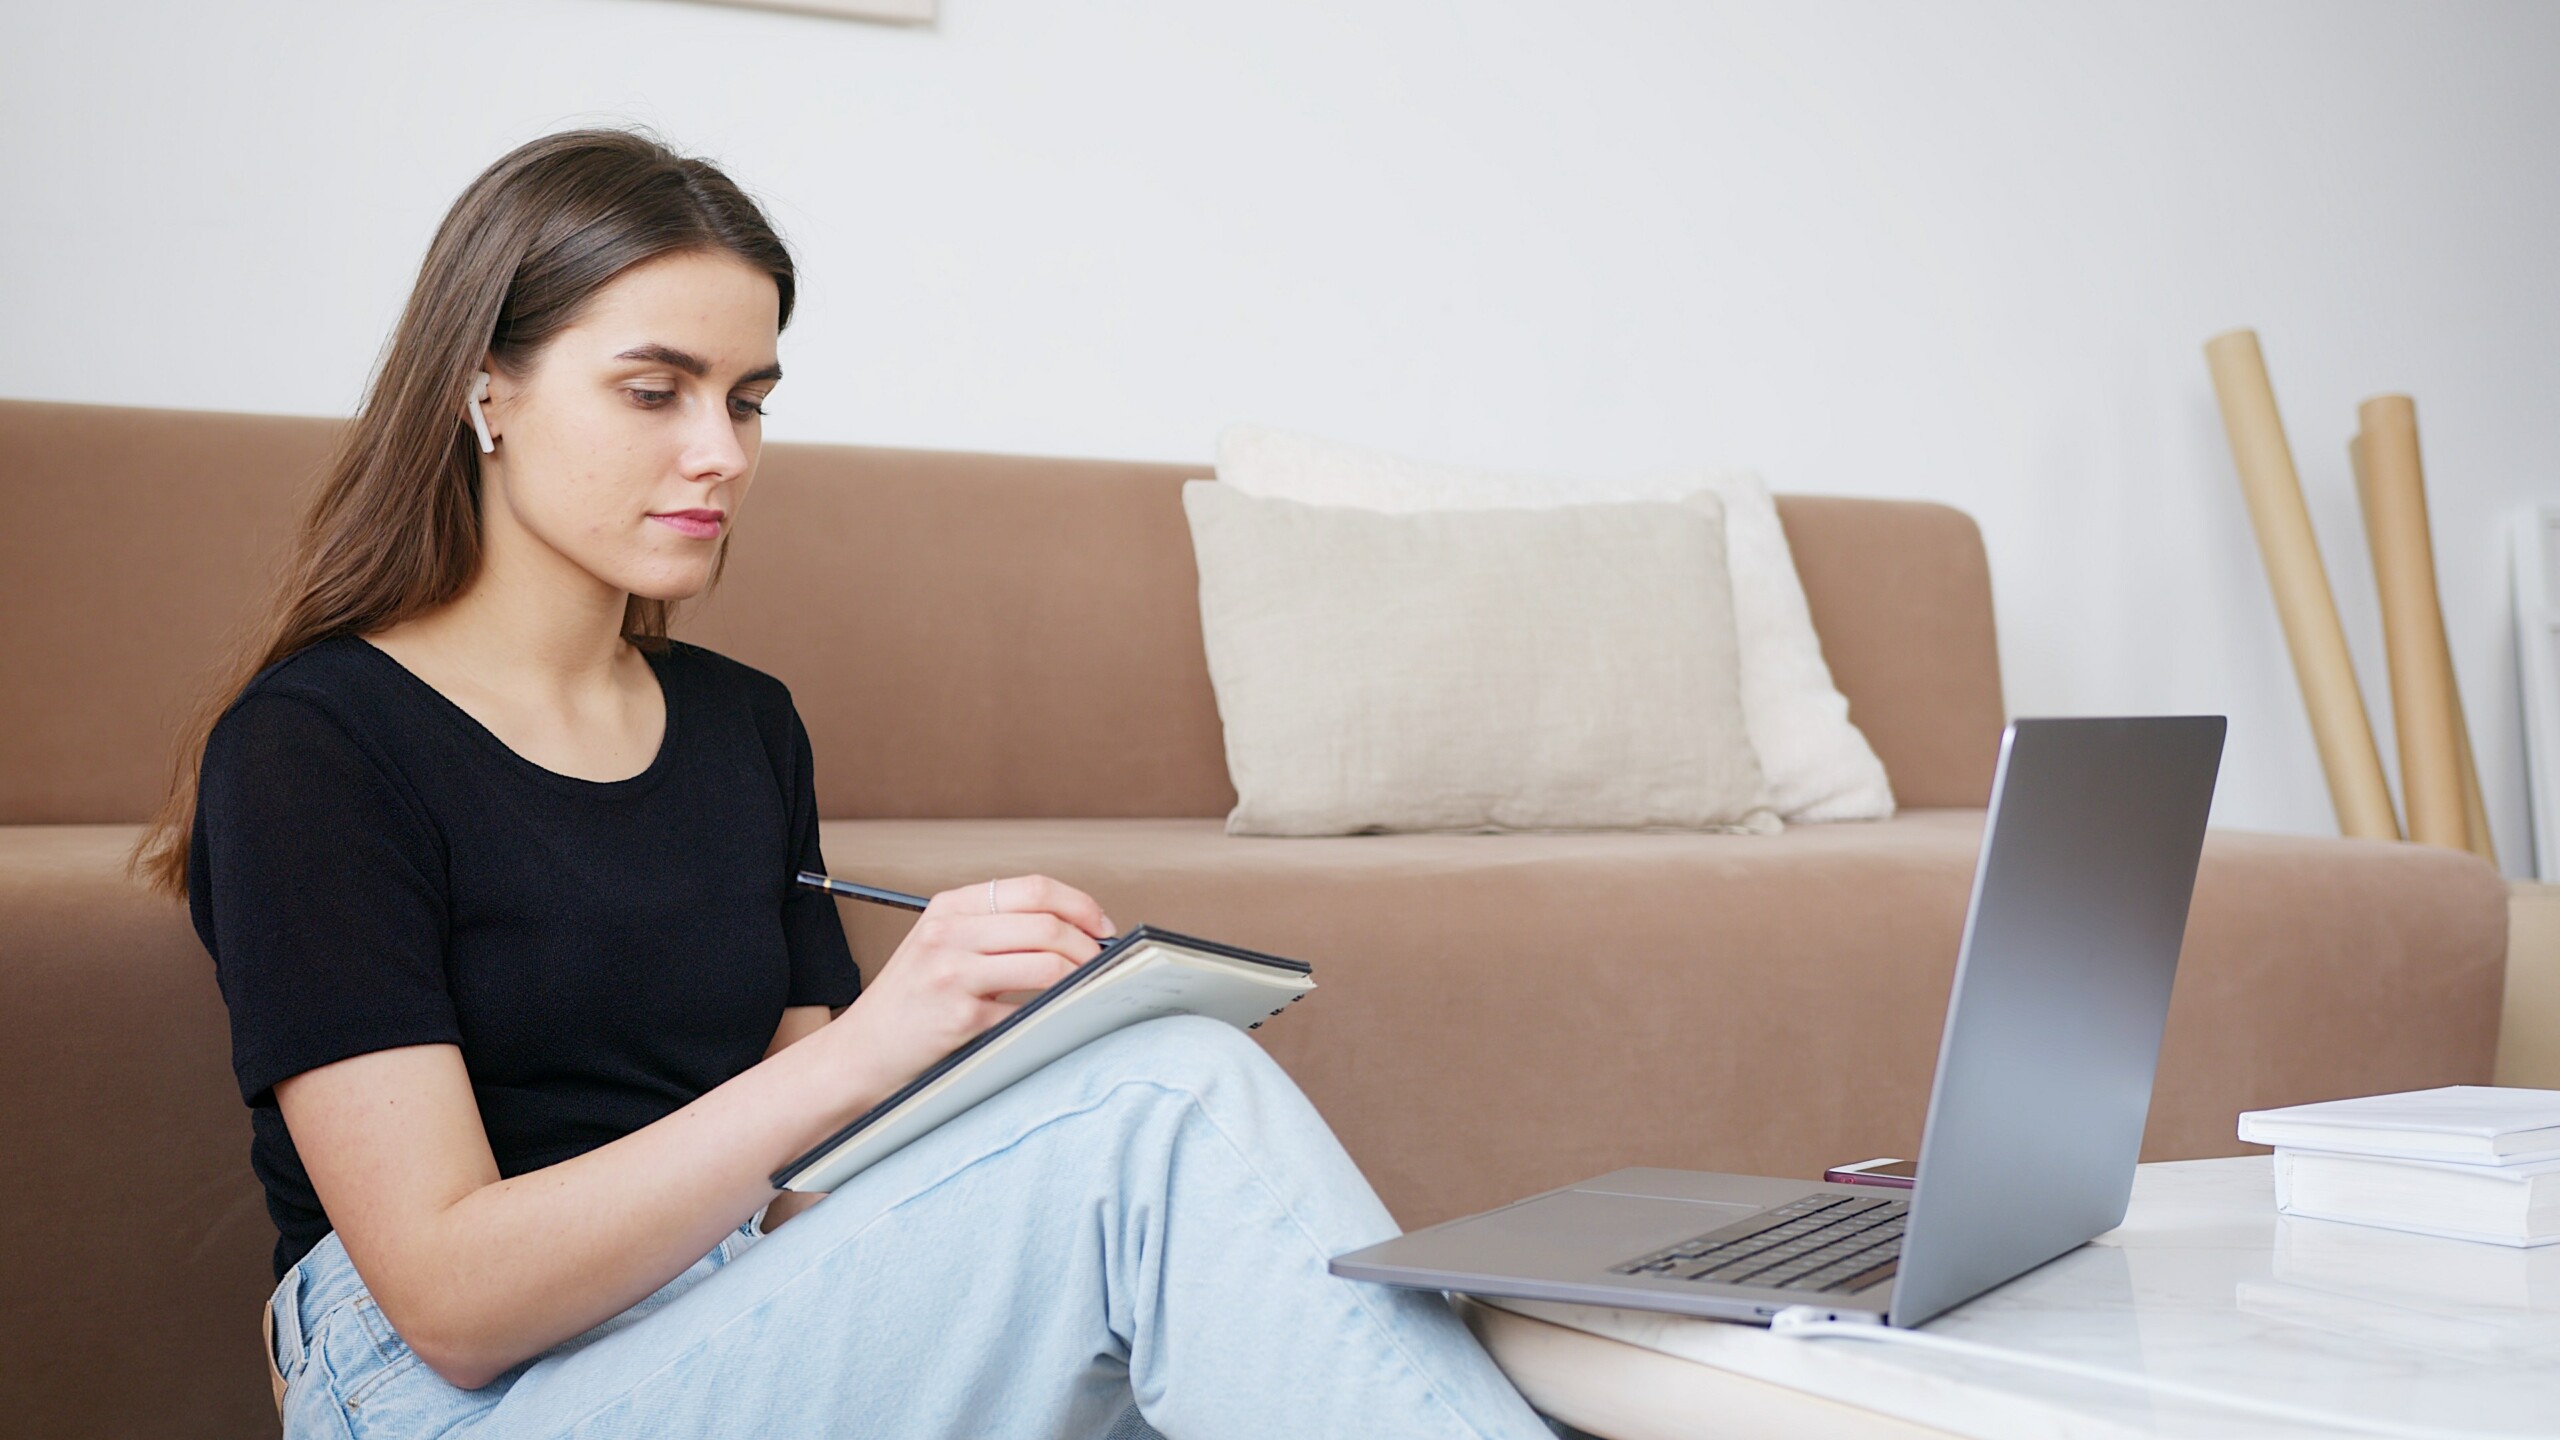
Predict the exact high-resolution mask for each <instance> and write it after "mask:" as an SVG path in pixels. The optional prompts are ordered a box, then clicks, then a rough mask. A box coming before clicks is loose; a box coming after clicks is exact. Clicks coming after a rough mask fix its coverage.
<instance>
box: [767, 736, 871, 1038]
mask: <svg viewBox="0 0 2560 1440" xmlns="http://www.w3.org/2000/svg"><path fill="white" fill-rule="evenodd" d="M791 755H792V763H791V771H792V773H791V775H790V777H789V779H788V781H787V783H788V785H789V787H790V795H791V856H792V861H791V868H792V870H793V873H795V874H796V873H798V872H799V871H802V870H813V871H816V872H817V873H818V874H821V875H824V874H826V873H827V860H826V857H825V856H824V855H822V854H820V853H819V852H818V780H817V774H816V766H815V763H814V761H813V758H812V756H811V754H810V750H809V732H808V729H807V728H806V727H804V726H803V725H802V724H801V723H800V712H799V710H798V709H796V708H794V709H793V710H792V711H791ZM782 931H783V936H784V939H785V941H786V942H787V944H788V945H789V947H790V951H791V998H790V1001H789V1002H788V1003H790V1004H793V1005H850V1004H852V1003H853V998H854V996H856V995H858V994H860V993H861V992H862V972H861V971H859V970H857V969H855V968H854V964H853V947H852V946H851V945H850V944H848V943H847V942H846V940H845V936H844V916H843V915H842V914H841V913H840V912H838V911H837V909H836V901H835V897H834V896H832V895H829V894H827V893H826V892H824V891H822V890H812V889H810V888H809V887H808V886H806V885H801V884H797V883H795V884H793V885H792V886H791V888H790V894H789V897H788V898H786V899H785V900H784V901H783V902H782Z"/></svg>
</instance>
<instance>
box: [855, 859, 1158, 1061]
mask: <svg viewBox="0 0 2560 1440" xmlns="http://www.w3.org/2000/svg"><path fill="white" fill-rule="evenodd" d="M991 901H992V902H993V903H994V904H995V905H998V906H1001V907H1002V908H1001V909H999V910H995V911H993V912H991V911H990V910H989V908H988V907H989V904H990V902H991ZM1117 933H1119V932H1118V930H1117V928H1116V927H1115V926H1113V925H1112V923H1111V919H1110V917H1109V916H1107V915H1105V914H1103V913H1102V907H1101V905H1099V904H1098V903H1096V902H1095V900H1094V898H1093V897H1092V896H1090V895H1087V894H1085V893H1084V892H1083V891H1081V890H1078V889H1076V888H1074V887H1073V886H1069V885H1063V884H1060V883H1059V882H1057V881H1055V880H1052V879H1050V878H1049V877H1048V876H1046V875H1024V876H1016V877H1013V878H1011V879H1005V880H998V881H996V882H995V884H994V889H993V891H992V893H991V892H990V890H989V888H988V886H986V885H983V884H980V885H966V886H962V887H961V888H959V889H957V890H945V891H943V892H942V893H941V894H939V895H936V896H934V897H933V899H932V901H931V902H930V903H929V904H927V905H926V906H925V909H924V913H923V914H922V915H920V916H918V917H917V918H916V923H915V928H914V929H912V930H910V931H908V932H907V938H906V939H905V940H904V941H902V942H900V944H899V946H898V948H897V950H896V951H895V952H894V953H892V954H891V955H890V956H889V959H888V962H887V963H886V964H884V965H882V966H881V967H880V972H879V973H878V974H876V975H874V976H872V977H871V980H870V982H869V983H868V984H866V985H864V986H863V987H862V994H861V995H860V996H858V997H857V998H856V999H855V1000H854V1002H853V1004H852V1005H851V1006H850V1007H848V1008H847V1009H846V1010H845V1012H844V1013H843V1014H841V1015H838V1016H837V1017H836V1018H835V1019H834V1020H832V1021H829V1022H828V1023H827V1024H826V1025H825V1026H823V1027H822V1028H821V1029H820V1030H819V1032H818V1033H817V1034H815V1035H812V1036H810V1037H809V1038H810V1039H811V1040H817V1041H821V1042H823V1043H826V1044H828V1045H831V1046H835V1047H840V1048H839V1054H840V1055H842V1057H843V1059H844V1063H845V1064H846V1065H847V1066H848V1067H850V1068H851V1069H852V1070H853V1071H854V1073H856V1074H857V1075H859V1076H860V1077H861V1080H860V1083H858V1084H857V1085H856V1087H855V1088H856V1090H857V1092H858V1093H861V1094H864V1095H867V1096H868V1097H869V1098H868V1100H867V1101H866V1102H865V1103H863V1104H862V1105H861V1106H860V1107H859V1108H860V1109H869V1108H870V1106H871V1105H872V1104H875V1103H877V1102H878V1101H880V1100H883V1099H886V1098H887V1097H888V1096H889V1095H890V1094H892V1093H894V1092H895V1091H896V1090H897V1089H898V1087H899V1086H901V1085H904V1084H906V1083H907V1082H908V1081H909V1080H912V1079H914V1078H915V1077H916V1076H917V1075H919V1074H922V1073H923V1072H924V1070H925V1069H926V1068H927V1067H928V1066H930V1065H932V1064H933V1063H934V1062H935V1061H937V1060H940V1059H941V1058H942V1057H943V1056H945V1055H948V1054H950V1053H951V1052H952V1051H954V1050H957V1049H959V1048H960V1047H961V1046H962V1045H965V1044H967V1043H968V1042H969V1041H971V1040H973V1039H975V1038H976V1037H977V1035H978V1033H979V1032H980V1031H983V1030H985V1029H986V1028H987V1027H988V1026H991V1025H993V1024H995V1023H996V1022H997V1021H999V1020H1002V1019H1003V1018H1004V1017H1005V1016H1007V1015H1009V1014H1011V1013H1013V1011H1014V1010H1015V1008H1016V1007H1017V1006H1018V1005H1019V1004H1020V1001H1021V999H1023V998H1027V997H1028V996H1029V995H1031V994H1036V993H1038V992H1039V991H1042V990H1046V989H1048V988H1049V987H1050V986H1051V985H1054V984H1056V983H1057V982H1058V981H1059V980H1061V979H1063V978H1064V977H1065V976H1066V975H1067V973H1068V972H1069V971H1071V970H1073V969H1074V968H1075V967H1076V966H1078V965H1081V964H1083V963H1084V962H1086V961H1088V960H1090V959H1092V958H1093V957H1094V956H1096V955H1099V954H1101V953H1102V945H1101V943H1100V942H1101V941H1103V940H1105V939H1108V938H1110V937H1111V936H1113V935H1115V934H1117Z"/></svg>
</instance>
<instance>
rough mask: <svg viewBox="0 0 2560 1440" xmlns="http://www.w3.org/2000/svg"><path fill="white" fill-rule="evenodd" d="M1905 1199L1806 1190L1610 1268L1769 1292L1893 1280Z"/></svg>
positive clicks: (1861, 1286)
mask: <svg viewBox="0 0 2560 1440" xmlns="http://www.w3.org/2000/svg"><path fill="white" fill-rule="evenodd" d="M1910 1210H1911V1202H1910V1201H1909V1200H1908V1199H1891V1200H1882V1199H1879V1200H1870V1199H1866V1198H1864V1197H1860V1196H1851V1195H1807V1196H1806V1197H1804V1198H1803V1199H1801V1200H1798V1201H1795V1202H1794V1203H1792V1204H1788V1205H1781V1206H1778V1207H1777V1208H1776V1209H1774V1210H1763V1211H1761V1212H1760V1213H1759V1214H1757V1215H1754V1216H1752V1217H1751V1218H1750V1219H1748V1220H1738V1221H1735V1222H1734V1223H1733V1224H1731V1225H1727V1226H1725V1227H1724V1228H1722V1229H1720V1230H1710V1231H1708V1232H1707V1233H1706V1234H1704V1235H1699V1236H1696V1237H1694V1238H1692V1239H1688V1240H1683V1241H1681V1242H1680V1243H1679V1244H1677V1245H1666V1246H1664V1247H1662V1248H1661V1249H1659V1250H1656V1251H1654V1252H1652V1253H1651V1254H1648V1255H1639V1256H1637V1257H1636V1258H1634V1259H1633V1260H1630V1261H1627V1262H1626V1263H1625V1264H1623V1265H1612V1266H1610V1267H1609V1268H1610V1269H1611V1270H1612V1271H1615V1272H1616V1273H1618V1274H1620V1275H1659V1276H1661V1277H1662V1278H1664V1279H1666V1280H1705V1281H1710V1282H1712V1283H1714V1284H1718V1285H1756V1286H1759V1287H1761V1288H1763V1289H1769V1290H1832V1291H1849V1290H1864V1289H1866V1288H1867V1287H1868V1286H1870V1285H1874V1284H1877V1283H1879V1282H1882V1281H1885V1280H1889V1279H1891V1278H1893V1272H1894V1267H1895V1266H1896V1265H1898V1264H1899V1263H1900V1262H1901V1259H1902V1225H1903V1219H1904V1217H1905V1216H1906V1215H1907V1214H1909V1212H1910Z"/></svg>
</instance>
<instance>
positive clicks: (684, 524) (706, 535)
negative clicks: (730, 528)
mask: <svg viewBox="0 0 2560 1440" xmlns="http://www.w3.org/2000/svg"><path fill="white" fill-rule="evenodd" d="M649 518H650V519H652V520H655V521H657V522H659V523H660V524H662V525H672V526H674V527H675V528H676V529H678V530H681V531H683V532H684V533H685V534H687V535H689V536H691V537H693V538H694V539H696V540H709V539H712V538H714V537H716V536H717V535H719V533H720V522H719V521H717V520H710V519H700V518H697V517H695V516H692V515H652V516H650V517H649Z"/></svg>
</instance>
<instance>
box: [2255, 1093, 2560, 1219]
mask: <svg viewBox="0 0 2560 1440" xmlns="http://www.w3.org/2000/svg"><path fill="white" fill-rule="evenodd" d="M2240 1138H2241V1139H2243V1140H2247V1141H2250V1142H2252V1143H2254V1144H2259V1145H2272V1146H2274V1147H2276V1154H2275V1167H2276V1208H2277V1209H2279V1210H2281V1211H2283V1212H2284V1213H2285V1214H2287V1215H2300V1216H2303V1217H2305V1218H2308V1219H2314V1220H2345V1221H2351V1222H2353V1223H2355V1224H2359V1225H2379V1226H2382V1227H2384V1228H2386V1229H2391V1230H2409V1231H2414V1232H2416V1233H2418V1234H2421V1235H2443V1236H2448V1237H2451V1238H2453V1239H2457V1240H2485V1241H2489V1242H2490V1243H2492V1244H2498V1245H2548V1244H2551V1243H2553V1242H2555V1241H2560V1090H2519V1089H2510V1088H2500V1087H2493V1086H2487V1085H2448V1086H2445V1087H2444V1088H2442V1089H2439V1090H2411V1091H2408V1092H2405V1093H2403V1094H2398V1095H2365V1096H2360V1097H2358V1098H2356V1099H2353V1100H2328V1101H2323V1102H2321V1103H2320V1104H2317V1105H2293V1106H2288V1107H2287V1108H2285V1109H2282V1110H2250V1111H2246V1112H2243V1113H2242V1115H2241V1116H2240Z"/></svg>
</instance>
